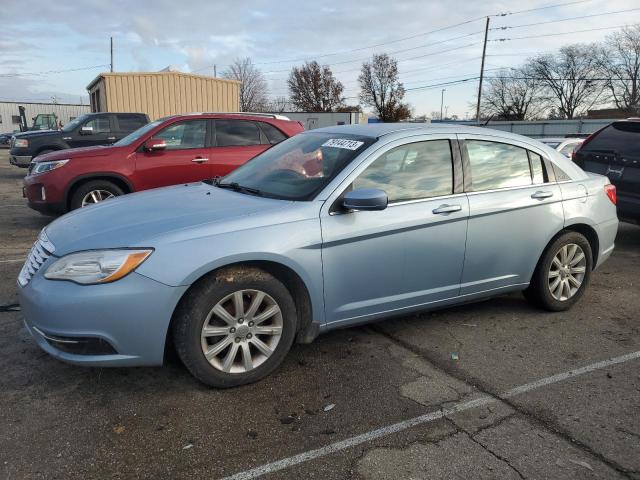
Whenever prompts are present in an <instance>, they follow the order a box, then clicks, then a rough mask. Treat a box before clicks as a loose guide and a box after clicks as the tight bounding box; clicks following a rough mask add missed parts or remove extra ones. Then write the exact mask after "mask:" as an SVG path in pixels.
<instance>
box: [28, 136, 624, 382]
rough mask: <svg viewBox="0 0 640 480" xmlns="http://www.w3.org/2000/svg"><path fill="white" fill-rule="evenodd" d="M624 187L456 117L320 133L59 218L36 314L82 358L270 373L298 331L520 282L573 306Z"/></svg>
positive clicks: (35, 296)
mask: <svg viewBox="0 0 640 480" xmlns="http://www.w3.org/2000/svg"><path fill="white" fill-rule="evenodd" d="M617 229H618V219H617V217H616V209H615V187H614V186H613V185H611V184H610V183H609V181H608V180H607V178H606V177H603V176H601V175H595V174H587V173H585V172H584V171H583V170H581V169H580V168H579V167H577V166H576V165H575V164H573V163H572V162H571V161H570V160H568V159H567V158H565V157H563V156H562V155H560V154H559V153H558V152H556V151H555V150H552V149H550V148H547V147H545V146H544V145H542V144H541V143H539V142H536V141H535V140H531V139H528V138H525V137H521V136H518V135H513V134H510V133H506V132H498V131H492V130H487V129H484V128H473V127H460V126H455V125H447V124H441V125H431V126H423V125H421V124H372V125H349V126H337V127H329V128H322V129H317V130H313V131H309V132H304V133H302V134H299V135H296V136H294V137H292V138H290V139H288V140H286V141H284V142H282V143H280V144H278V145H276V146H274V147H273V148H271V149H269V150H267V151H266V152H264V153H263V154H261V155H258V156H257V157H255V158H254V159H253V160H251V161H250V162H247V163H246V164H244V165H243V166H241V167H240V168H238V169H237V170H235V171H233V172H232V173H231V174H229V175H227V176H226V177H224V178H222V179H219V180H217V181H215V182H210V183H204V182H200V183H191V184H186V185H176V186H173V187H168V188H163V189H156V190H152V191H148V192H142V193H136V194H133V195H127V196H124V197H120V198H116V199H114V200H110V201H108V202H104V203H100V204H97V205H94V206H92V207H89V208H86V209H82V210H79V211H76V212H73V213H72V214H69V215H65V216H63V217H61V218H59V219H57V220H56V221H54V222H53V223H51V224H50V225H49V226H47V227H46V228H45V229H44V230H43V231H42V233H41V235H40V237H39V239H38V240H37V242H36V243H35V245H34V247H33V249H32V251H31V253H30V254H29V257H28V259H27V261H26V263H25V266H24V267H23V269H22V271H21V273H20V276H19V277H18V283H19V287H18V290H19V297H20V304H21V307H22V312H23V314H24V317H25V319H26V325H27V328H28V329H29V331H30V332H31V334H32V335H33V337H34V338H35V340H36V342H37V343H38V344H39V345H40V347H42V349H44V350H45V351H46V352H48V353H50V354H51V355H53V356H54V357H57V358H59V359H62V360H65V361H67V362H71V363H75V364H79V365H96V366H107V365H110V366H132V365H159V364H162V362H163V358H164V352H165V347H166V346H167V344H168V342H173V343H174V345H175V347H176V350H177V352H178V355H179V357H180V358H181V359H182V361H183V362H184V364H185V365H186V366H187V368H188V369H189V370H190V372H191V373H192V374H193V375H195V376H196V377H197V378H198V379H200V380H201V381H202V382H204V383H206V384H208V385H212V386H216V387H229V386H234V385H240V384H244V383H248V382H253V381H255V380H258V379H260V378H262V377H264V376H265V375H267V374H269V373H270V372H271V371H273V370H274V369H275V368H276V367H277V366H278V365H279V364H280V363H281V362H282V360H283V358H284V357H285V355H286V354H287V351H288V350H289V348H290V347H291V345H292V343H293V341H294V339H297V341H298V342H302V343H306V342H310V341H312V340H313V339H314V338H315V337H316V335H318V333H320V332H325V331H328V330H331V329H334V328H338V327H346V326H350V325H356V324H361V323H365V322H369V321H372V320H376V319H380V318H384V317H389V316H393V315H405V314H410V313H412V312H418V311H422V310H428V309H433V308H441V307H443V306H447V305H456V304H460V303H468V302H470V301H473V300H479V299H483V298H486V297H491V296H494V295H497V294H502V293H506V292H512V291H519V290H524V291H525V294H526V296H527V298H529V299H530V300H531V301H532V302H534V303H535V304H537V305H540V306H541V307H543V308H545V309H547V310H551V311H562V310H567V309H568V308H570V307H571V306H573V305H574V304H575V303H576V302H577V301H578V300H579V299H580V297H582V295H583V294H584V293H585V289H586V287H587V285H588V283H589V279H590V276H591V272H592V270H593V269H594V268H596V267H598V266H599V265H601V264H602V262H604V261H605V260H606V259H607V258H608V257H609V255H611V252H612V251H613V248H614V239H615V236H616V232H617Z"/></svg>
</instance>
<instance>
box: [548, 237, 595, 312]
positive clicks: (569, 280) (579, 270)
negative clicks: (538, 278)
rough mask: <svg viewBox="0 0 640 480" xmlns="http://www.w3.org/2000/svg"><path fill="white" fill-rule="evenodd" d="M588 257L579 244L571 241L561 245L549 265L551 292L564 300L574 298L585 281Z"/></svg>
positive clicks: (554, 296)
mask: <svg viewBox="0 0 640 480" xmlns="http://www.w3.org/2000/svg"><path fill="white" fill-rule="evenodd" d="M586 268H587V258H586V256H585V254H584V251H583V250H582V248H581V247H580V246H579V245H576V244H575V243H569V244H567V245H563V246H562V247H560V250H558V252H557V253H556V254H555V256H554V257H553V260H552V261H551V266H550V267H549V273H548V280H549V292H551V295H552V296H553V298H555V299H556V300H558V301H560V302H564V301H566V300H569V299H570V298H572V297H573V296H574V295H575V294H576V293H578V290H580V287H581V286H582V282H583V281H584V277H585V274H586Z"/></svg>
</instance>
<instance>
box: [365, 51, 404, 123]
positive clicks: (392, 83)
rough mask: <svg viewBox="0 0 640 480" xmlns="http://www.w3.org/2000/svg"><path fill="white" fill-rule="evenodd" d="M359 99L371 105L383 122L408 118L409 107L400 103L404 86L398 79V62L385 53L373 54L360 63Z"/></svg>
mask: <svg viewBox="0 0 640 480" xmlns="http://www.w3.org/2000/svg"><path fill="white" fill-rule="evenodd" d="M358 82H359V83H360V100H361V101H362V103H364V104H365V105H369V106H370V107H372V108H373V109H374V110H375V112H376V114H377V115H378V117H379V118H380V120H382V121H383V122H397V121H400V120H404V119H405V118H409V117H410V116H411V109H410V108H409V106H408V105H407V104H404V103H402V99H403V98H404V93H405V90H404V86H403V85H402V83H401V82H400V81H399V79H398V62H397V61H396V59H395V58H392V57H390V56H389V55H387V54H386V53H383V54H380V55H375V54H374V55H373V58H372V59H371V61H369V62H365V63H363V64H362V70H361V72H360V76H359V77H358Z"/></svg>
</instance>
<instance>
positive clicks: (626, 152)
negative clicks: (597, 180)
mask: <svg viewBox="0 0 640 480" xmlns="http://www.w3.org/2000/svg"><path fill="white" fill-rule="evenodd" d="M573 160H574V161H575V162H576V164H578V165H579V166H580V167H582V169H583V170H586V171H587V172H594V173H599V174H601V175H606V176H607V177H609V180H610V181H611V183H613V184H614V185H615V186H616V189H617V195H618V203H617V206H618V217H620V219H621V220H625V221H630V222H634V223H638V222H639V221H640V118H638V119H635V118H632V119H629V120H620V121H617V122H613V123H612V124H610V125H607V126H606V127H604V128H602V129H601V130H598V131H597V132H595V133H594V134H592V135H591V136H590V137H588V138H587V139H586V140H585V141H584V142H583V143H582V146H581V147H580V148H579V149H578V150H576V151H575V152H574V154H573Z"/></svg>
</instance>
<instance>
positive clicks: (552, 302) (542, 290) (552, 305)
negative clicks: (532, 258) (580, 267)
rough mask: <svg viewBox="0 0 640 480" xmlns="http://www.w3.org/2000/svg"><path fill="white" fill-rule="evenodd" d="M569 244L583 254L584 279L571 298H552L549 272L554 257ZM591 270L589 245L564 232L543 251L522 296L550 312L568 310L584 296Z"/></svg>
mask: <svg viewBox="0 0 640 480" xmlns="http://www.w3.org/2000/svg"><path fill="white" fill-rule="evenodd" d="M569 244H575V245H578V246H579V247H580V248H581V249H582V252H583V253H584V258H585V260H586V262H585V263H586V265H585V271H584V278H583V279H582V284H581V285H580V287H579V288H578V290H577V291H576V292H575V293H574V294H573V296H572V297H570V298H567V299H565V300H558V299H556V298H554V296H553V295H552V294H551V291H550V285H549V271H550V269H551V263H552V262H553V259H554V257H555V256H556V254H557V253H558V252H559V251H560V249H561V248H562V247H563V246H565V245H569ZM592 269H593V255H592V252H591V244H590V243H589V241H588V240H587V239H586V238H585V237H584V235H582V234H580V233H578V232H571V231H568V232H565V233H563V234H561V235H560V236H559V237H558V238H556V239H555V240H554V241H553V242H552V243H551V244H550V245H549V246H548V247H547V249H546V250H545V251H544V253H543V254H542V257H541V258H540V260H539V261H538V265H537V266H536V270H535V272H534V274H533V277H532V278H531V283H530V284H529V287H528V288H527V289H526V290H525V291H524V295H525V297H526V298H527V300H529V302H531V303H532V304H534V305H536V306H539V307H542V308H544V309H546V310H549V311H552V312H562V311H565V310H569V309H570V308H571V307H573V305H575V303H576V302H577V301H578V300H580V298H581V297H582V295H584V292H585V290H586V289H587V287H588V285H589V281H590V280H591V271H592Z"/></svg>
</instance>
